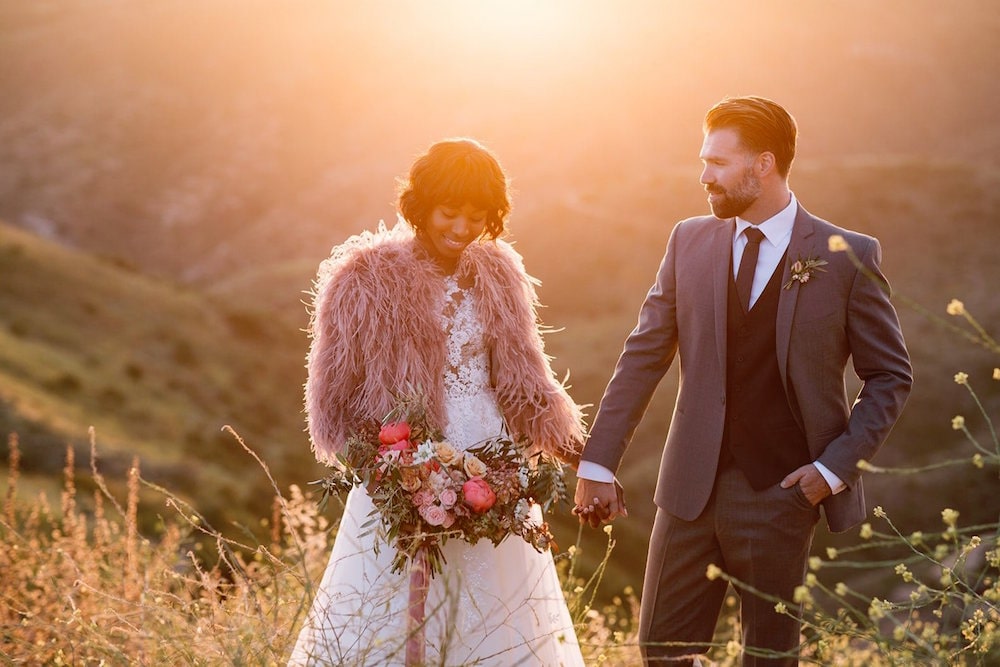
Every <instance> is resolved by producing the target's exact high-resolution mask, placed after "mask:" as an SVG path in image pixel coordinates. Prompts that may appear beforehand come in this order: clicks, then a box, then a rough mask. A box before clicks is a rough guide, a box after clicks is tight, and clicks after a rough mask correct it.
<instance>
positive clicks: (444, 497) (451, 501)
mask: <svg viewBox="0 0 1000 667" xmlns="http://www.w3.org/2000/svg"><path fill="white" fill-rule="evenodd" d="M438 500H440V501H441V506H442V507H444V508H445V509H451V508H452V507H454V506H455V503H457V502H458V494H457V493H455V489H445V490H444V491H442V492H441V493H440V494H438Z"/></svg>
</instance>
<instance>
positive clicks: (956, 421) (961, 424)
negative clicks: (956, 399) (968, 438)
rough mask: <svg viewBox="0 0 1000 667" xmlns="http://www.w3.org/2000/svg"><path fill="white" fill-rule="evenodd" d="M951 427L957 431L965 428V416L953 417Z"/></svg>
mask: <svg viewBox="0 0 1000 667" xmlns="http://www.w3.org/2000/svg"><path fill="white" fill-rule="evenodd" d="M951 427H952V428H953V429H954V430H956V431H961V430H962V429H963V428H965V417H963V416H962V415H955V416H954V417H952V418H951Z"/></svg>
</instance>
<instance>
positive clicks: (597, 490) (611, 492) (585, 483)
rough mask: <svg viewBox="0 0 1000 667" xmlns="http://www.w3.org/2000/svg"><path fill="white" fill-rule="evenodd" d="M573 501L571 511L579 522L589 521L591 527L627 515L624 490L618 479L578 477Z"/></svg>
mask: <svg viewBox="0 0 1000 667" xmlns="http://www.w3.org/2000/svg"><path fill="white" fill-rule="evenodd" d="M574 501H575V503H576V507H574V508H573V513H574V514H576V515H577V516H578V517H579V518H580V523H589V524H590V526H591V527H592V528H597V527H598V526H600V525H601V524H602V523H604V522H605V521H611V520H613V519H615V517H619V516H628V511H627V510H626V509H625V490H624V489H623V488H622V485H621V484H619V483H618V480H615V481H614V482H613V483H612V482H595V481H594V480H590V479H583V478H578V479H577V481H576V494H575V496H574Z"/></svg>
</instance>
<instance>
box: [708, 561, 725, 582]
mask: <svg viewBox="0 0 1000 667" xmlns="http://www.w3.org/2000/svg"><path fill="white" fill-rule="evenodd" d="M721 575H722V568H720V567H719V566H718V565H715V564H714V563H710V564H709V566H708V567H707V568H706V569H705V576H706V577H708V579H709V581H715V580H716V579H718V578H719V577H720V576H721Z"/></svg>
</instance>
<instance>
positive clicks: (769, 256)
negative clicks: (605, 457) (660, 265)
mask: <svg viewBox="0 0 1000 667" xmlns="http://www.w3.org/2000/svg"><path fill="white" fill-rule="evenodd" d="M797 212H798V203H797V202H796V200H795V195H794V194H792V195H791V198H790V201H789V202H788V206H786V207H785V208H783V209H781V210H780V211H778V212H777V213H776V214H774V215H773V216H772V217H770V218H768V219H767V220H765V221H764V222H762V223H760V224H759V225H756V227H757V229H759V230H760V231H761V232H762V233H763V234H764V239H763V240H762V241H761V242H760V253H759V254H758V255H757V267H756V269H755V271H754V276H753V286H752V287H751V288H750V305H751V307H752V306H753V304H754V303H756V301H757V299H758V297H760V295H761V293H762V292H763V291H764V288H765V287H766V286H767V283H768V281H769V280H770V279H771V276H772V275H773V274H774V271H775V269H777V268H778V262H780V261H781V258H782V257H783V256H784V254H785V251H786V250H788V244H789V242H791V240H792V227H793V226H794V225H795V214H796V213H797ZM751 226H752V225H751V224H750V223H749V222H747V221H746V220H743V219H742V218H739V217H737V218H736V231H735V232H734V234H733V278H734V279H735V278H736V272H737V271H738V270H739V266H740V260H741V259H742V258H743V249H744V248H746V245H747V237H746V235H745V234H744V233H743V230H745V229H746V228H747V227H751ZM813 465H814V466H816V470H818V471H819V474H821V475H822V476H823V479H825V480H826V483H827V484H829V485H830V489H832V490H833V492H834V493H840V492H841V491H843V490H844V489H846V488H847V485H846V484H844V482H843V480H841V479H840V478H839V477H837V476H836V475H835V474H833V472H831V471H830V469H829V468H827V467H826V466H825V465H823V464H822V463H820V462H819V461H813ZM788 472H791V470H789V471H788ZM576 476H577V477H580V478H582V479H589V480H592V481H595V482H612V481H614V479H615V475H614V473H613V472H612V471H610V470H608V469H607V468H605V467H604V466H602V465H601V464H599V463H594V462H592V461H580V466H579V468H578V469H577V472H576Z"/></svg>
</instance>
